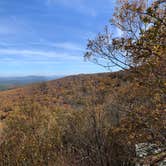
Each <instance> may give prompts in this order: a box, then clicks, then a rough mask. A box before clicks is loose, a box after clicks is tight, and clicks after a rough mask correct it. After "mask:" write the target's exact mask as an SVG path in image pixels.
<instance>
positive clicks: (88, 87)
mask: <svg viewBox="0 0 166 166" xmlns="http://www.w3.org/2000/svg"><path fill="white" fill-rule="evenodd" d="M147 2H148V1H146V0H141V1H135V0H131V1H130V0H125V1H124V0H118V3H117V7H116V8H115V12H114V15H113V18H112V20H111V25H113V26H115V27H116V28H119V30H121V32H122V35H121V36H119V37H114V36H112V34H111V33H110V32H109V28H108V27H106V28H105V31H104V32H103V33H99V34H98V35H97V37H96V38H95V39H91V40H89V41H88V44H87V52H86V53H85V56H84V57H85V59H86V60H90V61H92V62H94V63H96V64H98V65H100V66H103V67H105V68H108V69H110V68H112V67H116V68H118V69H119V71H118V72H114V73H101V74H94V75H78V76H69V77H66V78H62V79H58V80H55V81H49V82H45V83H41V84H34V85H30V86H25V87H23V88H18V89H14V90H8V91H4V92H0V101H1V105H0V129H1V130H0V138H1V139H0V165H2V166H4V165H9V166H13V165H14V166H15V165H16V166H17V165H18V166H20V165H21V166H22V165H34V166H38V165H46V166H54V165H57V166H58V165H59V166H134V165H135V164H137V165H152V166H155V165H159V166H160V165H162V166H164V164H165V163H164V160H165V158H166V151H165V150H166V33H165V32H166V10H165V9H166V2H165V0H155V1H154V2H153V3H152V2H151V1H150V2H149V3H147ZM120 69H121V70H120ZM139 145H149V146H151V147H159V148H158V149H159V150H155V149H153V148H152V149H151V151H153V152H154V153H151V154H150V156H147V154H146V151H145V152H144V153H143V154H141V155H140V156H139V155H138V154H137V151H136V148H137V149H139V148H138V147H139ZM161 162H162V163H161Z"/></svg>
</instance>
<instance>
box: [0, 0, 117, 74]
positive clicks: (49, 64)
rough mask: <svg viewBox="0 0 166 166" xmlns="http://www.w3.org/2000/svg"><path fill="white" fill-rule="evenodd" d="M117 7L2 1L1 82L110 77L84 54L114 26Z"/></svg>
mask: <svg viewBox="0 0 166 166" xmlns="http://www.w3.org/2000/svg"><path fill="white" fill-rule="evenodd" d="M114 3H115V2H114V0H0V76H22V75H69V74H78V73H95V72H105V71H106V70H105V69H103V68H102V67H99V66H97V65H95V64H92V63H90V62H85V61H84V59H83V54H84V52H85V48H86V43H87V39H88V38H94V37H95V36H96V35H97V33H98V32H101V31H102V30H103V29H104V26H105V25H106V24H108V20H109V19H110V18H111V15H112V13H113V9H114ZM114 33H117V32H116V30H115V32H114Z"/></svg>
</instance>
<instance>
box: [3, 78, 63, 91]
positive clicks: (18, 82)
mask: <svg viewBox="0 0 166 166" xmlns="http://www.w3.org/2000/svg"><path fill="white" fill-rule="evenodd" d="M61 77H63V76H25V77H0V90H7V89H13V88H16V87H19V86H23V85H27V84H32V83H39V82H45V81H50V80H54V79H58V78H61Z"/></svg>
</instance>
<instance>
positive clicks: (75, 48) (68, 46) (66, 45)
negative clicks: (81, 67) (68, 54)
mask: <svg viewBox="0 0 166 166" xmlns="http://www.w3.org/2000/svg"><path fill="white" fill-rule="evenodd" d="M53 46H55V47H57V48H61V49H65V50H73V51H83V50H84V48H82V47H81V46H80V45H78V44H75V43H70V42H65V43H55V44H53Z"/></svg>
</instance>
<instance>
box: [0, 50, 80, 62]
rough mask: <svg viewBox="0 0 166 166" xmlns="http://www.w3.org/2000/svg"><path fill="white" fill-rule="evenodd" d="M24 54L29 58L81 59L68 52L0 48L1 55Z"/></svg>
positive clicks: (23, 55)
mask: <svg viewBox="0 0 166 166" xmlns="http://www.w3.org/2000/svg"><path fill="white" fill-rule="evenodd" d="M5 55H8V56H13V55H14V56H22V57H27V58H35V57H37V58H39V60H40V59H42V58H54V59H56V58H57V60H79V59H80V56H76V55H70V54H69V53H66V52H55V51H45V50H44V51H41V50H26V49H24V50H21V49H0V56H3V57H4V56H5Z"/></svg>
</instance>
